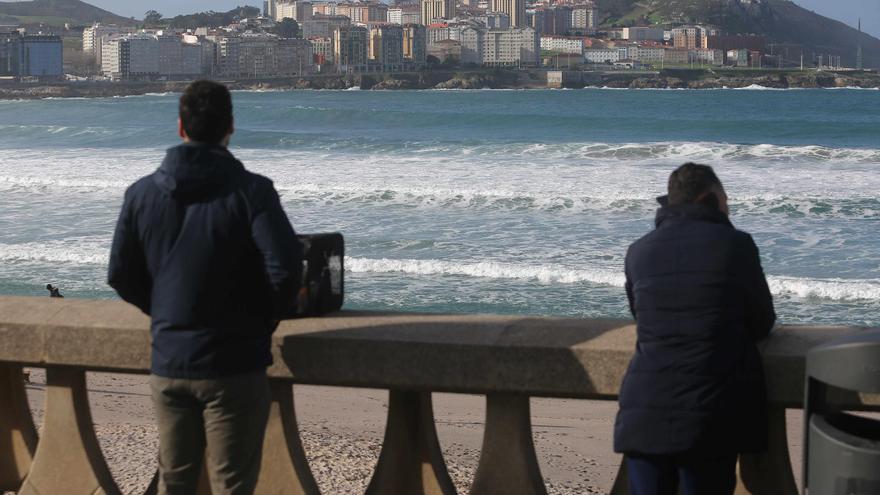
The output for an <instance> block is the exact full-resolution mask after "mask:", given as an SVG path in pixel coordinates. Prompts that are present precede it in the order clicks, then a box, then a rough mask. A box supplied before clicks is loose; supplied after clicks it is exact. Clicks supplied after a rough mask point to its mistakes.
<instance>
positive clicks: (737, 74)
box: [0, 69, 880, 100]
mask: <svg viewBox="0 0 880 495" xmlns="http://www.w3.org/2000/svg"><path fill="white" fill-rule="evenodd" d="M549 72H553V71H546V70H475V71H461V72H452V71H430V72H419V73H400V74H377V73H374V74H358V75H314V76H307V77H300V78H275V79H260V80H243V81H222V82H224V83H225V84H227V85H228V86H229V87H230V88H231V89H233V90H243V91H248V90H250V91H290V90H303V89H313V90H344V89H362V90H377V91H378V90H426V89H438V90H443V89H446V90H452V89H545V88H547V87H548V82H547V79H548V76H547V74H548V73H549ZM563 72H564V76H563V78H562V82H561V84H557V86H558V87H565V88H571V89H579V88H590V87H595V88H615V89H723V88H748V87H763V88H769V89H795V88H802V89H813V88H869V89H880V74H878V73H876V72H855V71H841V72H830V71H815V70H813V71H725V70H718V71H713V70H702V69H700V70H687V69H679V70H675V69H671V70H663V71H657V72H644V71H641V72H636V71H629V72H617V71H588V72H580V71H563ZM186 84H187V82H185V81H173V82H58V83H12V82H0V100H11V99H13V100H14V99H43V98H110V97H122V96H137V95H148V94H157V93H158V94H161V93H175V92H180V91H182V90H183V88H184V87H185V86H186Z"/></svg>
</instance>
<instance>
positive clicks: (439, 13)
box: [421, 0, 455, 26]
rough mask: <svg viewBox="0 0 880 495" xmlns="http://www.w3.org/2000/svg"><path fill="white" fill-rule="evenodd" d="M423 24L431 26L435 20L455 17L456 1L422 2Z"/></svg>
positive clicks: (434, 0)
mask: <svg viewBox="0 0 880 495" xmlns="http://www.w3.org/2000/svg"><path fill="white" fill-rule="evenodd" d="M421 2H422V24H424V25H426V26H427V25H429V24H431V23H432V22H434V19H452V18H454V17H455V0H421Z"/></svg>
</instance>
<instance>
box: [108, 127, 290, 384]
mask: <svg viewBox="0 0 880 495" xmlns="http://www.w3.org/2000/svg"><path fill="white" fill-rule="evenodd" d="M301 272H302V247H301V245H300V243H299V242H298V241H297V239H296V236H295V234H294V231H293V227H291V225H290V221H289V220H288V219H287V215H285V213H284V210H283V208H282V207H281V203H280V200H279V198H278V193H277V192H276V191H275V188H274V186H273V185H272V182H271V181H270V180H269V179H267V178H265V177H261V176H259V175H256V174H253V173H250V172H248V171H247V170H245V168H244V166H243V165H242V164H241V162H239V161H238V160H236V159H235V157H233V156H232V154H231V153H230V152H229V151H228V150H227V149H226V148H225V147H223V146H218V145H206V144H184V145H181V146H177V147H175V148H171V149H170V150H168V154H167V156H166V158H165V160H164V162H163V163H162V165H161V167H160V168H159V169H158V170H157V171H156V172H155V173H153V174H152V175H149V176H147V177H144V178H143V179H141V180H139V181H137V182H136V183H135V184H134V185H132V186H131V187H130V188H129V189H128V191H126V193H125V202H124V204H123V206H122V212H121V213H120V216H119V222H118V224H117V227H116V234H115V236H114V238H113V248H112V251H111V255H110V267H109V283H110V285H111V286H112V287H113V288H115V289H116V291H117V292H118V293H119V295H120V296H121V297H122V298H123V299H124V300H126V301H128V302H130V303H132V304H134V305H135V306H137V307H138V308H140V309H141V310H142V311H143V312H144V313H146V314H148V315H150V316H151V317H152V337H153V339H152V367H151V370H152V372H153V373H154V374H156V375H160V376H164V377H170V378H194V379H199V378H217V377H222V376H229V375H235V374H241V373H250V372H255V371H259V370H262V369H265V368H266V366H268V365H269V364H271V361H272V356H271V352H270V338H271V335H272V332H273V331H274V330H275V327H276V326H277V321H278V320H281V319H283V318H285V317H287V316H289V315H291V314H292V313H293V311H294V306H295V301H296V292H297V290H298V287H299V280H300V274H301Z"/></svg>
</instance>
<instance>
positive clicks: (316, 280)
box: [296, 234, 345, 318]
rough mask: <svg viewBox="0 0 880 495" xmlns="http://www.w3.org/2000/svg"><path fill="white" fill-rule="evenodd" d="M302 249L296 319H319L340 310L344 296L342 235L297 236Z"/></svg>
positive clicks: (343, 248) (343, 244)
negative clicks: (307, 317)
mask: <svg viewBox="0 0 880 495" xmlns="http://www.w3.org/2000/svg"><path fill="white" fill-rule="evenodd" d="M297 238H298V239H299V242H300V243H301V244H302V248H303V272H302V283H301V284H300V289H299V294H298V295H297V305H296V316H298V317H300V318H302V317H306V316H319V315H323V314H327V313H332V312H333V311H339V310H340V309H342V303H343V299H344V296H345V266H344V263H345V239H344V238H343V237H342V234H311V235H300V236H297Z"/></svg>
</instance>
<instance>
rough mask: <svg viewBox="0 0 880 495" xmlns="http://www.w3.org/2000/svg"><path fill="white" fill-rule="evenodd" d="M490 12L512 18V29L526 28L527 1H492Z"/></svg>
mask: <svg viewBox="0 0 880 495" xmlns="http://www.w3.org/2000/svg"><path fill="white" fill-rule="evenodd" d="M489 10H491V11H492V12H502V13H505V14H507V15H508V16H510V27H525V26H526V1H525V0H491V2H490V6H489Z"/></svg>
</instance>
